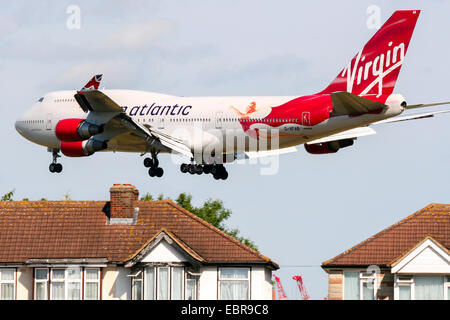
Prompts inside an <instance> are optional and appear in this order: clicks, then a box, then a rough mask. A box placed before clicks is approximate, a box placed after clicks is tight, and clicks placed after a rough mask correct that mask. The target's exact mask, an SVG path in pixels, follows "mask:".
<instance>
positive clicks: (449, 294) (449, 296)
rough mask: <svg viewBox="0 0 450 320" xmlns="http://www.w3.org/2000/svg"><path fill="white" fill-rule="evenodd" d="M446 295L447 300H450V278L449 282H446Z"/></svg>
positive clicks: (449, 278) (448, 278)
mask: <svg viewBox="0 0 450 320" xmlns="http://www.w3.org/2000/svg"><path fill="white" fill-rule="evenodd" d="M444 295H445V296H444V299H445V300H450V276H447V281H446V282H445V288H444Z"/></svg>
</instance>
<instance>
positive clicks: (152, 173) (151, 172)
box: [148, 167, 156, 177]
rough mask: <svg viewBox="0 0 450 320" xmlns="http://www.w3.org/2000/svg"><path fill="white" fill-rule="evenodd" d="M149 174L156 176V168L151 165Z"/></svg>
mask: <svg viewBox="0 0 450 320" xmlns="http://www.w3.org/2000/svg"><path fill="white" fill-rule="evenodd" d="M148 175H149V176H150V177H154V176H155V175H156V172H155V168H153V167H150V169H148Z"/></svg>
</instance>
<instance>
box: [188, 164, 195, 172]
mask: <svg viewBox="0 0 450 320" xmlns="http://www.w3.org/2000/svg"><path fill="white" fill-rule="evenodd" d="M188 166H189V173H190V174H195V172H196V170H195V166H194V165H192V164H189V165H188Z"/></svg>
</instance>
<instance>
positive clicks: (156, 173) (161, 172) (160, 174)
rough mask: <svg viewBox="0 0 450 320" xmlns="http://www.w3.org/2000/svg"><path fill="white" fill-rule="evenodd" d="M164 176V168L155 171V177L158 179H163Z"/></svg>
mask: <svg viewBox="0 0 450 320" xmlns="http://www.w3.org/2000/svg"><path fill="white" fill-rule="evenodd" d="M163 174H164V170H163V168H161V167H158V168H156V169H155V175H156V176H157V177H158V178H161V177H162V176H163Z"/></svg>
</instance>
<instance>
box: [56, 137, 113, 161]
mask: <svg viewBox="0 0 450 320" xmlns="http://www.w3.org/2000/svg"><path fill="white" fill-rule="evenodd" d="M107 147H108V145H107V143H106V141H100V140H95V139H89V140H85V141H74V142H66V141H61V152H62V153H63V154H64V155H65V156H67V157H86V156H90V155H92V154H94V153H95V152H97V151H101V150H105V149H106V148H107Z"/></svg>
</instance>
